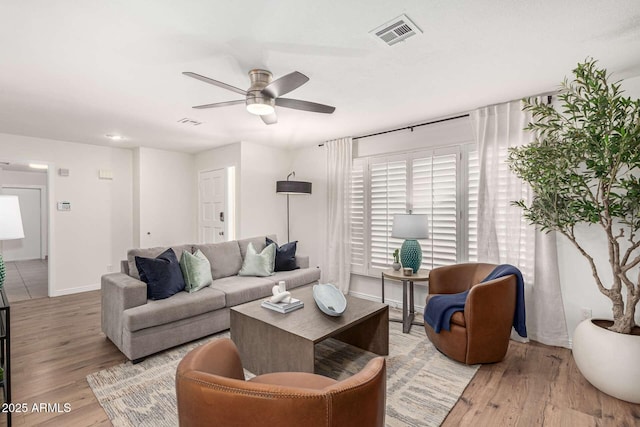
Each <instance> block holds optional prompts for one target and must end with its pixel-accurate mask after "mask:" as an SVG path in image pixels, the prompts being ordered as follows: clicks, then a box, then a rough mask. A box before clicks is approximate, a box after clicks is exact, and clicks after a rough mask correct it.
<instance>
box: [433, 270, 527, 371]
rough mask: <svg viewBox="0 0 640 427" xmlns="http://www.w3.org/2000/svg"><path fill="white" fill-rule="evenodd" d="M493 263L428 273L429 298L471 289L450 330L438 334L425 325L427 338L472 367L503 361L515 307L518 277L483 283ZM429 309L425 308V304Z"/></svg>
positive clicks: (452, 321) (438, 347)
mask: <svg viewBox="0 0 640 427" xmlns="http://www.w3.org/2000/svg"><path fill="white" fill-rule="evenodd" d="M495 267H496V265H493V264H478V263H468V264H456V265H450V266H446V267H438V268H434V269H433V270H431V272H430V273H429V294H428V295H427V304H428V302H429V299H430V298H431V297H432V296H433V295H436V294H455V293H460V292H464V291H466V290H468V289H471V290H470V292H469V295H468V296H467V301H466V303H465V307H464V312H462V311H458V312H455V313H454V314H453V316H452V317H451V330H450V331H445V330H444V329H442V330H441V331H440V333H436V332H435V331H434V330H433V328H432V327H431V326H429V325H428V324H427V323H426V322H425V325H424V328H425V330H426V331H427V336H428V337H429V339H430V340H431V342H432V343H433V345H434V346H436V348H437V349H438V350H440V351H441V352H442V353H444V354H446V355H447V356H449V357H450V358H452V359H454V360H457V361H458V362H462V363H466V364H468V365H473V364H476V363H493V362H499V361H501V360H502V359H504V356H505V355H506V354H507V348H508V347H509V337H510V335H511V326H512V324H513V315H514V311H515V306H516V277H515V276H514V275H509V276H505V277H501V278H499V279H495V280H491V281H488V282H484V283H480V281H482V280H483V279H484V278H485V277H487V276H488V275H489V273H491V272H492V271H493V269H494V268H495ZM425 307H426V305H425Z"/></svg>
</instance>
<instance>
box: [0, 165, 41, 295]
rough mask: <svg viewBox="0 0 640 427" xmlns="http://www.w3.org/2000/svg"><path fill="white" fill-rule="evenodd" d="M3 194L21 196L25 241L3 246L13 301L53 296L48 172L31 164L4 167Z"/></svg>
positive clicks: (6, 286)
mask: <svg viewBox="0 0 640 427" xmlns="http://www.w3.org/2000/svg"><path fill="white" fill-rule="evenodd" d="M0 193H1V194H5V195H15V196H18V200H19V203H20V213H21V216H22V226H23V229H24V234H25V237H24V239H16V240H6V241H3V242H0V244H1V245H2V256H3V258H4V261H5V269H6V278H5V282H4V289H5V292H6V294H7V297H8V299H9V301H11V302H15V301H21V300H27V299H35V298H44V297H48V296H49V253H48V248H49V244H48V239H49V209H48V205H49V203H48V200H49V199H48V173H47V169H34V168H32V167H29V165H27V164H20V163H14V162H2V163H1V164H0Z"/></svg>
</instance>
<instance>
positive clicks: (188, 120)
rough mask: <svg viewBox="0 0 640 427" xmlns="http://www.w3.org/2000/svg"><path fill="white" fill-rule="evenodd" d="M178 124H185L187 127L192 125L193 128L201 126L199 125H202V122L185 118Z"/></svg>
mask: <svg viewBox="0 0 640 427" xmlns="http://www.w3.org/2000/svg"><path fill="white" fill-rule="evenodd" d="M178 123H183V124H185V125H191V126H199V125H201V124H202V122H199V121H197V120H193V119H190V118H188V117H185V118H183V119H180V120H178Z"/></svg>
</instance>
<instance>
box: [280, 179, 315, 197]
mask: <svg viewBox="0 0 640 427" xmlns="http://www.w3.org/2000/svg"><path fill="white" fill-rule="evenodd" d="M276 193H278V194H311V183H310V182H305V181H277V182H276Z"/></svg>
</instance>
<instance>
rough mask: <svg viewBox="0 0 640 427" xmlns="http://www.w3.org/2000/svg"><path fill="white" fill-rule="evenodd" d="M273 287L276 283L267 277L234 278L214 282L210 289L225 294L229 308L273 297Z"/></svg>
mask: <svg viewBox="0 0 640 427" xmlns="http://www.w3.org/2000/svg"><path fill="white" fill-rule="evenodd" d="M273 285H274V282H273V281H272V280H270V278H266V277H250V276H247V277H242V276H233V277H224V278H222V279H218V280H214V281H213V283H212V284H211V286H210V287H211V288H213V289H217V290H219V291H222V292H224V293H225V295H226V298H227V307H233V306H234V305H238V304H244V303H245V302H249V301H253V300H256V299H259V298H266V297H267V296H269V295H272V293H271V288H273Z"/></svg>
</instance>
